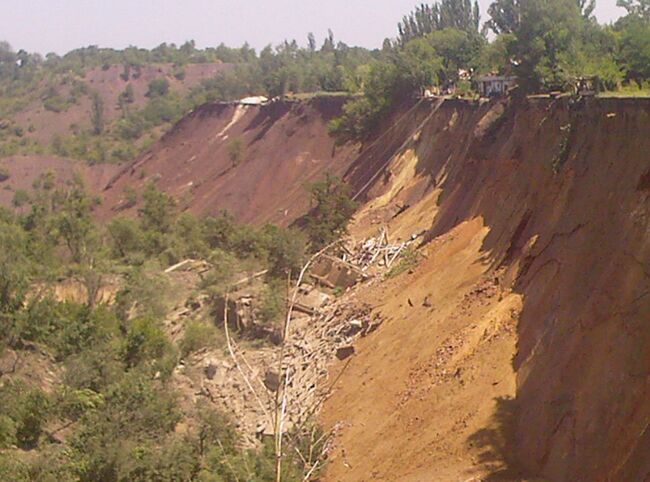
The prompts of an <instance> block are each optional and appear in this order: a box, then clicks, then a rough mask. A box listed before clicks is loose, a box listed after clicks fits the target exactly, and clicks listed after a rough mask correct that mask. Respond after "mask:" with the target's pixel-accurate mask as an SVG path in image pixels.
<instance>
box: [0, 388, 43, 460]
mask: <svg viewBox="0 0 650 482" xmlns="http://www.w3.org/2000/svg"><path fill="white" fill-rule="evenodd" d="M0 406H2V407H3V414H4V415H5V416H6V417H8V418H10V419H11V422H12V423H9V422H7V420H5V423H4V425H5V427H4V428H5V430H6V431H8V432H5V438H9V439H14V440H15V441H16V443H17V445H18V446H19V447H20V448H23V449H30V448H34V447H35V446H36V445H37V444H38V440H39V439H40V436H41V434H42V432H43V425H44V423H45V421H46V420H47V417H48V413H49V407H50V404H49V400H48V398H47V396H46V395H45V394H44V393H43V392H42V391H41V390H39V389H35V388H28V387H27V386H26V385H25V384H23V383H21V382H8V383H5V384H4V385H3V386H2V387H0ZM12 425H13V427H12ZM14 430H15V431H14Z"/></svg>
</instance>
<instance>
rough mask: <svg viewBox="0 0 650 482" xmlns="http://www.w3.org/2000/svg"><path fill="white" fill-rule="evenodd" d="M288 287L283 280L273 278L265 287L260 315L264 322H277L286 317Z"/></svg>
mask: <svg viewBox="0 0 650 482" xmlns="http://www.w3.org/2000/svg"><path fill="white" fill-rule="evenodd" d="M286 295H287V288H286V286H285V283H283V281H282V280H273V281H271V282H269V283H267V285H266V286H265V287H264V291H263V293H262V298H261V302H260V308H259V311H258V316H259V318H260V320H261V321H262V323H265V324H275V323H277V322H281V321H282V320H283V319H284V316H285V314H286V310H287V296H286Z"/></svg>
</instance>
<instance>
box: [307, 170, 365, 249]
mask: <svg viewBox="0 0 650 482" xmlns="http://www.w3.org/2000/svg"><path fill="white" fill-rule="evenodd" d="M309 191H310V192H311V199H312V204H313V207H312V209H311V210H310V211H309V213H308V214H307V215H306V216H305V217H304V218H303V219H302V220H301V223H303V224H304V226H305V232H306V233H307V236H308V237H309V243H310V245H311V247H312V249H314V250H315V251H316V250H318V249H320V248H323V247H324V246H327V245H328V244H330V243H331V242H332V241H335V240H336V239H338V238H340V237H341V236H343V235H344V234H346V232H347V231H346V228H347V224H348V222H349V221H350V218H351V217H352V214H354V211H355V210H356V207H357V204H356V203H355V202H354V201H353V200H352V199H351V198H350V193H349V187H348V186H347V184H344V183H343V181H342V180H341V179H340V178H338V177H336V176H333V175H331V174H329V173H328V174H327V175H326V176H325V179H323V180H322V181H318V182H316V183H314V184H312V185H310V186H309Z"/></svg>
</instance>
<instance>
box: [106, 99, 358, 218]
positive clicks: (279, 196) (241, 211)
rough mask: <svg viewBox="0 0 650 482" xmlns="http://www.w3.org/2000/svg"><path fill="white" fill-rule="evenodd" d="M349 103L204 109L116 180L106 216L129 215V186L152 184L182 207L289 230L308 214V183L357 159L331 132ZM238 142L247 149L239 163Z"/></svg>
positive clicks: (340, 170) (108, 195)
mask: <svg viewBox="0 0 650 482" xmlns="http://www.w3.org/2000/svg"><path fill="white" fill-rule="evenodd" d="M344 102H345V98H342V97H315V98H313V99H311V100H308V101H304V102H280V101H278V102H272V103H271V104H268V105H264V106H257V105H254V106H246V105H235V104H219V103H217V104H206V105H203V106H201V107H199V108H197V109H195V110H194V111H193V112H192V113H190V114H189V115H188V116H186V117H185V118H184V119H183V120H181V121H180V122H179V123H178V124H176V125H175V126H174V128H173V129H172V130H171V131H170V132H168V133H167V134H166V135H165V136H164V137H163V138H162V139H161V141H160V142H158V143H157V144H156V145H155V146H154V147H153V148H152V149H151V150H149V151H147V152H145V153H144V154H142V155H141V156H140V157H139V158H138V159H137V160H136V161H135V162H134V163H133V164H131V165H129V166H127V167H126V168H125V169H124V170H123V171H122V172H121V174H120V175H119V176H118V177H116V179H115V180H114V181H113V182H112V183H111V185H110V188H109V189H107V190H106V191H105V193H104V197H105V200H106V201H105V203H104V205H103V207H102V210H101V212H100V215H101V216H112V215H114V214H115V213H117V212H120V211H122V210H123V207H124V201H125V196H124V189H125V188H126V187H127V186H128V187H132V188H135V189H136V190H138V191H141V190H142V189H143V188H144V186H145V185H146V184H147V183H148V182H150V181H153V182H155V184H156V186H157V187H158V188H159V189H162V190H164V191H166V192H168V193H170V194H172V195H173V196H174V197H175V198H176V199H177V200H178V201H179V205H180V207H181V209H187V210H189V211H191V212H194V213H197V214H216V213H218V212H219V211H221V210H227V211H229V212H230V213H232V214H233V215H234V216H235V217H236V218H237V219H238V220H239V221H241V222H247V223H248V222H250V223H256V224H261V223H264V222H274V223H277V224H282V225H288V224H290V223H291V222H292V221H294V220H295V219H296V218H297V217H299V216H300V215H302V214H304V213H305V211H306V210H307V208H308V198H309V194H308V191H307V188H306V186H307V184H308V183H310V182H314V181H317V180H319V179H320V178H322V177H323V176H324V174H325V173H326V172H331V173H333V174H343V173H344V172H345V170H346V169H347V168H348V167H349V166H350V164H351V162H352V161H353V159H354V157H355V154H356V148H355V147H353V146H345V147H337V146H336V145H335V142H334V139H332V138H331V137H330V136H329V135H328V132H327V123H328V122H329V120H331V119H332V118H333V117H335V116H337V115H340V113H341V107H342V105H343V103H344ZM233 143H239V144H240V145H241V151H240V159H238V160H237V162H234V161H233V159H232V157H231V154H230V150H231V146H232V145H233ZM133 209H135V208H132V209H131V210H133Z"/></svg>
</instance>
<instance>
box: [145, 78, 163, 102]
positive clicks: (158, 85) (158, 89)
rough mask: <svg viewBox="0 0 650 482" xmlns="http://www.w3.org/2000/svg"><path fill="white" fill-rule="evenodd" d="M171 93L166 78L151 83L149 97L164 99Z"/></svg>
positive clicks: (148, 91)
mask: <svg viewBox="0 0 650 482" xmlns="http://www.w3.org/2000/svg"><path fill="white" fill-rule="evenodd" d="M168 92H169V81H168V80H167V79H165V78H164V77H158V78H156V79H153V80H152V81H151V82H149V89H148V90H147V94H146V96H147V97H151V98H154V97H162V96H165V95H167V93H168Z"/></svg>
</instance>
